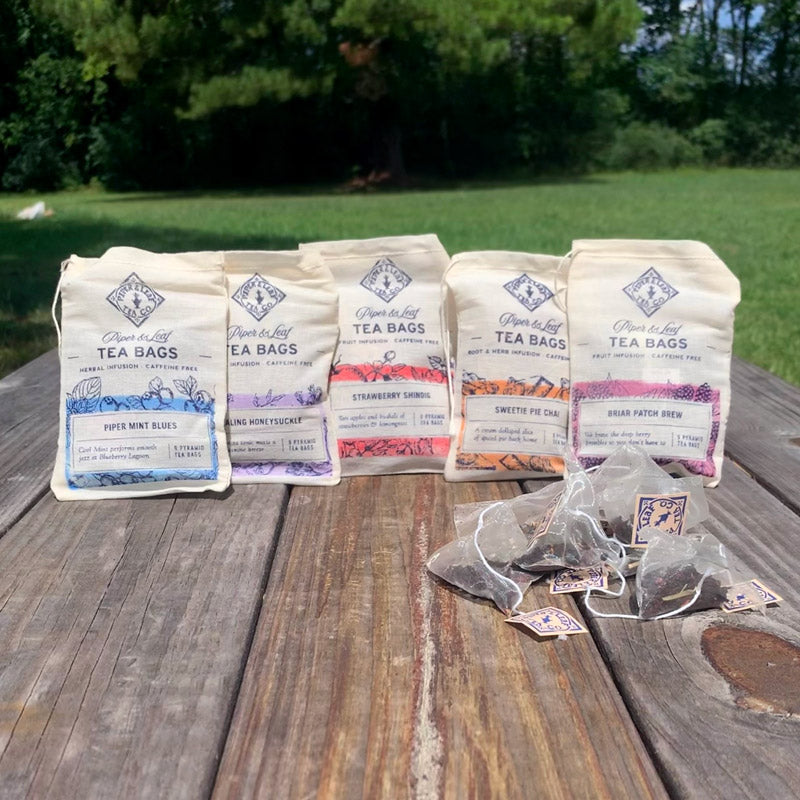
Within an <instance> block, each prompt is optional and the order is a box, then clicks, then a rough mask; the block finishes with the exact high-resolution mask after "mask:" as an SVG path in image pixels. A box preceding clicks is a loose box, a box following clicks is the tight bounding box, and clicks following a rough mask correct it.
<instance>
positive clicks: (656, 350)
mask: <svg viewBox="0 0 800 800" xmlns="http://www.w3.org/2000/svg"><path fill="white" fill-rule="evenodd" d="M566 292H567V293H566V305H567V313H568V317H569V333H570V337H569V340H570V369H571V373H572V392H571V396H570V431H569V436H570V447H571V449H572V453H573V455H574V456H575V457H576V458H577V459H578V460H579V461H580V462H581V464H583V466H584V467H591V466H595V465H597V464H600V463H602V462H603V460H604V459H605V458H606V457H607V456H608V455H609V454H610V453H611V452H612V451H613V450H614V448H615V447H618V446H620V445H623V444H630V445H638V446H640V447H643V448H644V449H645V450H646V451H647V453H648V455H650V456H651V457H652V458H653V459H655V460H656V461H657V462H658V463H659V464H660V465H662V466H664V467H665V468H666V469H668V470H669V471H674V472H678V473H680V474H682V475H698V476H700V477H701V478H702V479H703V483H704V485H707V486H715V485H716V484H717V483H718V482H719V478H720V471H721V469H722V453H723V447H724V441H725V426H726V422H727V417H728V408H729V405H730V364H731V348H732V340H733V314H734V309H735V307H736V305H737V303H738V302H739V296H740V292H739V281H738V280H737V279H736V277H735V276H734V275H733V274H732V273H731V272H730V270H729V269H728V268H727V267H726V266H725V264H724V263H723V262H722V261H721V260H720V259H719V257H718V256H717V255H716V254H715V253H714V252H713V251H712V250H711V249H710V248H709V247H708V246H707V245H705V244H702V243H701V242H692V241H645V240H611V239H610V240H578V241H575V242H573V245H572V251H571V253H570V255H569V260H568V278H567V285H566Z"/></svg>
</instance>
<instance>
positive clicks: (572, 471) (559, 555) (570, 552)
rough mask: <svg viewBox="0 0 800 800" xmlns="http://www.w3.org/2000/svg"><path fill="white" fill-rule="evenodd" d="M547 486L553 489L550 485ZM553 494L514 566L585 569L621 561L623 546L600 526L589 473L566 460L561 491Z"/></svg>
mask: <svg viewBox="0 0 800 800" xmlns="http://www.w3.org/2000/svg"><path fill="white" fill-rule="evenodd" d="M547 490H549V492H551V493H553V494H554V493H555V490H554V489H553V488H551V487H547ZM553 494H551V499H550V505H549V506H548V509H547V510H546V511H545V513H544V515H543V516H542V517H541V518H540V520H539V523H538V525H537V526H536V528H535V530H534V531H533V539H532V540H531V542H530V544H529V545H528V548H527V549H526V551H525V552H524V553H523V554H522V555H521V556H520V557H519V558H517V560H516V564H517V566H519V567H522V569H526V570H530V571H532V572H550V571H552V570H556V569H561V568H564V567H568V568H570V569H586V568H588V567H597V566H601V565H604V564H611V565H615V566H616V565H618V564H620V563H621V562H622V560H623V559H624V555H625V554H624V549H623V548H622V546H621V545H620V544H619V543H617V542H614V541H613V540H612V539H609V538H608V537H607V536H606V535H605V533H604V532H603V529H602V528H601V526H600V522H599V520H598V511H597V502H596V499H595V494H594V489H593V488H592V483H591V480H590V478H589V476H588V475H587V474H586V473H585V472H584V471H583V470H581V469H578V468H576V465H574V464H568V470H567V476H566V478H565V480H564V486H563V491H562V492H561V494H560V495H557V496H553Z"/></svg>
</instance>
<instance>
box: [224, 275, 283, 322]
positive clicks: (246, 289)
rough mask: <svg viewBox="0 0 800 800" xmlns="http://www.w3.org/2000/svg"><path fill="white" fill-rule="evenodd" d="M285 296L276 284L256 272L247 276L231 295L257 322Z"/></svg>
mask: <svg viewBox="0 0 800 800" xmlns="http://www.w3.org/2000/svg"><path fill="white" fill-rule="evenodd" d="M285 298H286V295H285V294H284V293H283V292H282V291H281V290H280V289H279V288H278V287H277V286H273V285H272V284H271V283H270V282H269V281H268V280H267V279H266V278H263V277H262V276H261V275H259V274H258V273H256V274H255V275H253V277H252V278H248V279H247V280H246V281H245V282H244V283H243V284H242V285H241V286H240V287H239V288H238V289H237V290H236V292H235V293H234V295H233V299H234V300H235V301H236V302H237V303H238V304H239V305H240V306H241V307H242V308H243V309H244V310H245V311H247V313H248V314H250V316H251V317H254V318H255V319H256V320H258V321H259V322H261V320H262V319H264V317H266V316H267V314H269V312H270V311H272V309H273V308H275V306H276V305H278V303H280V302H281V301H282V300H284V299H285Z"/></svg>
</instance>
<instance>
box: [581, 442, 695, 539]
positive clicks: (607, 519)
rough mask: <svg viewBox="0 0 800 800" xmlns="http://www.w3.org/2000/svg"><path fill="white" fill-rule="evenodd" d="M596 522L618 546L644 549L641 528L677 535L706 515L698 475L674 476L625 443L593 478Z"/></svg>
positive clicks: (639, 448) (640, 449)
mask: <svg viewBox="0 0 800 800" xmlns="http://www.w3.org/2000/svg"><path fill="white" fill-rule="evenodd" d="M592 485H593V486H594V489H595V492H596V495H597V503H598V506H599V509H600V519H601V520H602V521H603V522H604V523H605V524H606V525H607V527H608V529H609V531H610V532H611V533H612V534H613V535H614V536H615V537H616V538H617V539H619V540H620V541H621V542H624V543H625V544H631V543H632V544H633V545H635V546H643V545H645V544H646V543H647V540H646V539H645V538H644V535H643V534H642V533H641V529H642V528H645V527H654V528H659V529H660V530H664V531H666V532H668V533H672V534H674V535H678V536H679V535H681V534H682V533H685V532H686V531H688V530H690V529H691V528H693V527H694V526H695V525H698V524H699V523H701V522H702V521H703V520H705V519H706V518H707V517H708V501H707V500H706V496H705V491H704V489H703V481H702V479H701V478H700V477H689V478H673V477H672V476H671V475H669V474H668V473H666V472H664V470H663V469H661V468H660V467H659V466H658V465H657V464H656V463H655V462H654V461H653V460H652V459H651V458H650V456H648V455H647V452H646V451H645V450H644V449H643V448H641V447H634V446H632V445H623V446H621V447H618V448H617V449H615V450H614V451H613V452H612V453H611V455H610V456H609V457H608V458H607V459H606V460H605V461H604V462H603V464H602V465H601V466H600V467H598V469H597V471H596V472H594V473H593V474H592Z"/></svg>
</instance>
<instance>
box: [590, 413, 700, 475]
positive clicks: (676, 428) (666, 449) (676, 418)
mask: <svg viewBox="0 0 800 800" xmlns="http://www.w3.org/2000/svg"><path fill="white" fill-rule="evenodd" d="M579 405H580V409H579V423H578V431H577V436H578V438H577V442H578V455H580V456H582V457H583V456H594V455H597V456H600V455H606V454H607V453H609V452H611V450H613V449H614V448H615V447H619V446H620V445H623V444H627V445H638V446H639V447H643V448H644V449H645V450H646V451H647V453H648V455H650V456H651V457H653V458H674V459H692V460H697V461H702V460H704V459H705V458H706V453H707V451H708V446H709V437H710V434H711V421H712V406H711V403H698V402H681V401H680V400H662V399H652V400H651V399H648V398H632V397H620V398H609V399H605V400H600V399H598V400H589V399H582V400H581V401H580V404H579Z"/></svg>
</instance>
